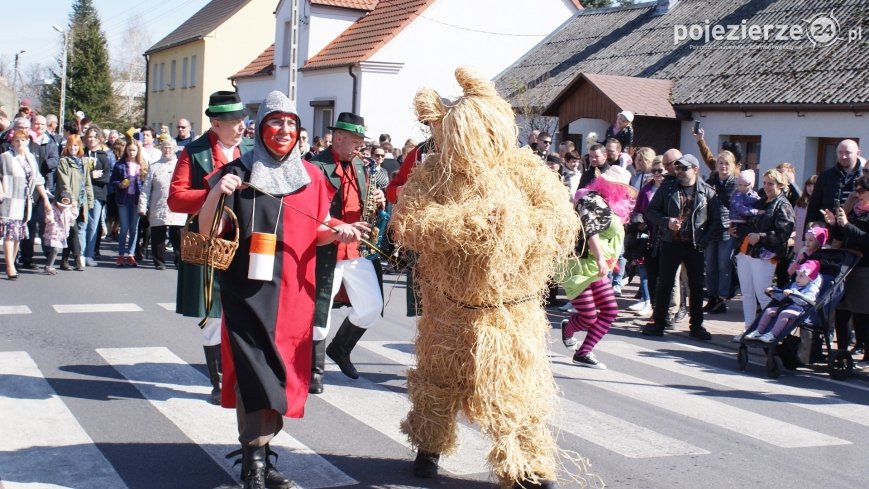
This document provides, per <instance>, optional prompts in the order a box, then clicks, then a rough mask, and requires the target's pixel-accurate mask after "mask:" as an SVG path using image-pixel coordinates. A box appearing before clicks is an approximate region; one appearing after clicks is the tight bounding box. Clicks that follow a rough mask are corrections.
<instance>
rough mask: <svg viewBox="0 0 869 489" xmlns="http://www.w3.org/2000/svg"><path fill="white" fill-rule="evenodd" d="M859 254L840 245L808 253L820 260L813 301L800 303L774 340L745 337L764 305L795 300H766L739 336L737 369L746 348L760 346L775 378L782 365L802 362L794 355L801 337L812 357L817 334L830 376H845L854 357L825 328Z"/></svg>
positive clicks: (743, 364) (745, 360)
mask: <svg viewBox="0 0 869 489" xmlns="http://www.w3.org/2000/svg"><path fill="white" fill-rule="evenodd" d="M860 258H861V255H860V254H859V253H857V252H854V251H851V250H844V249H821V250H818V251H816V252H815V253H814V254H812V257H811V259H812V260H818V261H819V262H820V263H821V290H820V292H819V293H818V297H817V300H815V301H814V303H812V302H811V301H808V302H809V305H805V306H802V312H801V313H800V314H799V316H797V317H796V319H795V320H793V321H791V323H790V324H789V325H788V327H787V328H785V329H784V330H783V331H782V332H781V333H779V334H778V336H776V337H775V340H774V341H772V342H770V343H765V342H762V341H759V340H757V339H747V338H745V336H747V335H748V333H750V332H752V331H754V330H756V329H757V325H758V322H759V321H760V318H761V317H762V316H763V314H764V312H765V311H766V309H768V308H771V307H781V306H787V305H790V304H795V303H794V302H793V301H791V300H790V299H789V298H785V299H784V300H783V301H776V300H773V301H772V302H770V303H769V305H767V307H766V308H764V310H763V311H761V313H760V314H758V316H757V318H755V320H754V322H752V324H751V327H749V328H748V330H746V331H745V334H744V335H743V336H742V338H741V339H740V340H739V350H738V352H737V357H736V359H737V363H738V365H739V370H740V371H744V370H745V368H746V367H747V366H748V349H749V348H763V351H764V352H765V353H766V373H767V375H768V376H769V377H771V378H777V377H778V376H779V375H781V373H782V370H783V369H784V368H785V367H787V368H788V369H789V370H794V369H796V368H797V367H799V366H800V365H801V364H802V362H801V361H800V360H799V357H798V355H797V349H798V348H799V347H800V343H801V342H802V341H811V342H812V345H810V347H811V349H812V351H813V357H814V356H815V355H814V351H815V347H817V349H818V350H819V349H820V347H821V346H820V341H821V340H820V338H823V341H824V343H825V344H826V347H827V355H826V358H827V365H828V367H829V372H830V377H832V378H834V379H836V380H845V379H847V378H848V377H850V376H851V373H852V372H853V370H854V359H853V358H852V357H851V353H850V352H849V351H848V350H847V349H844V350H838V349H835V350H834V349H833V346H832V342H831V340H830V335H829V334H828V331H829V330H830V329H831V328H832V325H831V322H830V316H831V314H832V312H833V311H834V310H835V309H836V305H837V304H839V301H840V300H842V296H843V295H844V286H845V278H846V277H847V276H848V274H849V273H851V270H852V269H853V268H854V266H855V265H856V264H857V262H858V261H860ZM797 327H800V328H801V331H800V336H799V337H797V336H795V335H793V334H792V333H793V331H794V330H795V329H796V328H797ZM809 338H811V339H809ZM804 346H805V345H804ZM818 356H820V355H818ZM814 361H815V358H811V359H810V360H809V363H813V362H814Z"/></svg>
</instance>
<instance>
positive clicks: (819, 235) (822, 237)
mask: <svg viewBox="0 0 869 489" xmlns="http://www.w3.org/2000/svg"><path fill="white" fill-rule="evenodd" d="M806 232H808V233H812V236H814V237H815V239H816V240H818V243H819V244H820V246H821V248H823V247H824V245H825V244H827V240H828V239H830V231H828V230H827V228H825V227H821V226H812V227H810V228H809V230H808V231H806Z"/></svg>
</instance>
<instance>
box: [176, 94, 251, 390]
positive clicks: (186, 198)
mask: <svg viewBox="0 0 869 489" xmlns="http://www.w3.org/2000/svg"><path fill="white" fill-rule="evenodd" d="M205 115H207V116H208V117H209V118H210V121H211V128H210V129H209V130H208V131H206V133H205V134H203V135H202V136H200V137H199V138H197V139H195V140H194V141H193V142H191V143H189V144H187V146H185V148H184V151H182V152H181V155H180V156H179V158H178V163H177V164H176V166H175V172H174V173H173V174H172V183H171V185H170V187H169V199H168V202H169V209H170V210H171V211H172V212H178V213H182V214H195V213H197V212H199V209H200V208H201V207H202V204H203V203H204V202H205V196H206V194H207V193H208V190H207V188H206V185H205V177H206V176H207V175H208V174H209V173H211V172H212V171H214V170H216V169H218V168H220V167H222V166H223V165H225V164H227V163H229V162H230V161H233V160H235V159H236V158H238V157H239V156H241V155H242V154H244V153H247V152H248V151H249V150H250V149H251V148H252V147H253V143H252V142H251V141H249V140H244V139H242V137H241V136H242V133H243V132H244V115H245V112H244V106H243V105H242V103H241V98H239V96H238V94H237V93H235V92H227V91H220V92H215V93H213V94H211V96H210V97H209V99H208V109H207V110H206V111H205ZM175 252H176V253H179V252H180V250H176V251H175ZM204 284H205V273H204V268H203V267H201V266H198V265H188V264H186V263H183V262H181V263H180V264H179V266H178V290H177V292H176V304H175V312H176V313H178V314H182V315H184V316H189V317H197V318H202V317H204V316H205V315H206V314H207V315H208V317H209V318H210V319H208V321H207V322H206V324H205V326H204V327H203V328H202V345H203V348H204V350H205V362H206V364H207V366H208V376H209V378H210V380H211V386H212V390H211V402H212V403H213V404H219V403H220V395H221V391H220V302H219V301H214V303H213V304H212V307H211V310H210V311H206V310H205V306H204V303H203V299H202V298H203V286H204ZM218 292H219V291H218V286H217V283H215V284H214V290H213V297H217V296H218Z"/></svg>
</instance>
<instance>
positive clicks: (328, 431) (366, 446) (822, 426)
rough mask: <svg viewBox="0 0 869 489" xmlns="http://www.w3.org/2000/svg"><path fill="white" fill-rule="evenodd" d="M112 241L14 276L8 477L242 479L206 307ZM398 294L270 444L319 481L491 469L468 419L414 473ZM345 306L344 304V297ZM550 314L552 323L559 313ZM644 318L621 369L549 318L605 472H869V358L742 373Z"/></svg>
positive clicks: (569, 437)
mask: <svg viewBox="0 0 869 489" xmlns="http://www.w3.org/2000/svg"><path fill="white" fill-rule="evenodd" d="M111 244H113V243H111ZM106 254H108V253H106ZM110 259H113V257H107V258H106V259H105V260H104V261H103V262H101V263H100V266H99V267H96V268H88V269H87V270H86V271H85V272H75V271H70V272H60V273H59V274H58V275H57V276H55V277H48V276H45V275H41V274H37V273H29V272H27V271H22V272H21V277H20V278H19V280H18V281H16V282H10V281H8V280H5V276H4V277H3V279H0V489H10V488H23V487H26V488H28V489H33V488H89V489H93V488H110V489H116V488H117V489H123V488H131V489H139V488H141V489H145V488H148V489H153V488H161V489H175V488H178V489H181V488H184V489H191V488H194V489H195V488H214V487H219V486H226V487H231V486H232V485H234V484H237V476H238V472H237V471H238V467H237V466H236V467H233V466H232V462H233V461H232V460H227V459H225V458H224V455H225V454H226V453H228V452H230V451H232V450H234V449H235V448H237V442H236V439H235V436H234V433H235V431H234V430H235V418H234V413H233V411H231V410H227V409H221V408H219V407H216V406H212V405H210V404H208V403H207V402H206V401H205V399H206V398H207V395H208V392H209V390H210V387H209V386H208V381H207V377H206V370H205V366H204V359H203V354H202V348H201V346H200V342H199V332H198V328H197V327H196V320H195V319H193V318H183V317H180V316H177V315H176V314H174V312H172V310H173V309H172V305H173V303H174V301H175V272H174V270H172V269H169V270H165V271H157V270H154V269H153V268H152V267H151V266H150V264H149V263H148V264H146V266H143V267H140V268H138V269H127V268H125V269H117V268H115V267H114V266H112V265H110V261H109V260H110ZM385 293H386V300H387V306H386V314H385V317H384V319H383V320H382V321H381V322H380V323H379V324H378V325H377V326H376V327H375V328H374V329H372V330H371V331H370V332H369V333H367V334H366V335H365V336H364V337H363V339H362V342H361V343H360V345H359V346H358V347H357V349H356V351H354V355H353V358H354V361H355V363H356V365H357V367H358V368H359V370H360V371H361V374H362V377H361V378H360V379H359V380H357V381H352V380H350V379H347V378H345V377H343V376H342V375H341V374H340V373H339V372H337V371H336V369H335V367H334V365H331V364H329V365H328V367H329V369H330V372H329V374H328V375H327V385H326V392H325V393H324V394H323V395H322V396H311V397H309V399H308V403H307V407H306V415H305V418H304V419H302V420H287V422H286V426H285V429H284V432H283V433H281V435H280V436H279V437H278V438H276V439H275V441H274V442H273V448H276V449H277V451H278V452H279V454H280V456H279V458H278V460H277V466H278V468H280V469H282V470H283V471H284V472H285V473H287V474H288V475H290V476H291V477H293V478H294V479H295V480H296V481H297V482H298V483H299V484H300V485H301V486H303V487H305V488H325V487H369V488H400V487H410V488H414V487H423V488H457V489H458V488H463V489H477V488H479V489H482V488H487V489H488V488H493V487H495V483H494V480H493V478H492V477H491V475H490V474H489V472H488V469H487V467H486V465H485V454H486V451H487V450H488V447H489V444H488V441H487V440H486V439H485V438H484V437H482V436H481V435H480V434H479V432H478V431H477V430H476V429H475V428H474V426H472V425H468V424H465V425H464V428H463V431H462V446H461V448H460V450H459V452H458V453H457V454H456V455H454V456H452V457H447V458H445V459H444V460H443V461H442V471H441V472H442V477H440V478H438V479H434V480H420V479H416V478H414V477H413V476H412V475H411V474H410V467H411V461H412V459H413V454H412V452H411V451H410V449H409V448H408V446H407V443H406V441H405V439H404V437H403V436H402V435H401V434H400V432H399V431H398V422H399V421H400V420H401V419H402V418H403V416H404V415H405V414H406V412H407V406H408V403H407V399H406V396H405V387H406V386H405V371H406V368H407V366H408V365H410V364H412V362H413V356H412V353H413V344H412V341H413V337H414V333H415V328H414V320H413V318H408V317H406V316H405V309H404V304H405V300H404V293H405V290H404V280H403V278H401V277H396V276H388V283H387V284H386V292H385ZM627 303H628V301H626V302H625V304H627ZM335 314H336V320H337V321H338V322H340V320H341V319H342V318H343V316H344V315H345V314H346V310H339V311H337V312H336V313H335ZM551 317H552V320H553V325H555V327H556V328H557V325H558V324H559V322H560V319H561V318H562V317H563V316H562V315H560V313H557V311H554V310H553V314H551ZM630 319H632V316H631V315H629V314H628V313H624V317H621V318H620V320H619V322H618V323H617V325H616V327H614V328H613V329H612V330H611V332H610V333H609V335H607V336H606V337H605V338H604V340H603V341H602V342H601V343H600V345H599V346H598V348H597V350H596V354H597V357H598V358H599V359H600V360H601V361H603V362H604V363H606V364H607V365H608V367H609V368H608V369H607V370H592V369H586V368H582V367H578V366H575V365H573V364H571V362H570V356H569V353H570V352H568V351H567V350H566V349H564V348H563V347H562V346H561V344H560V340H559V335H558V329H553V334H552V366H553V372H554V375H555V376H556V379H557V382H558V385H559V387H560V390H561V399H560V401H559V404H558V407H557V415H556V416H555V418H554V419H553V429H554V430H555V431H556V432H557V434H558V444H559V447H560V448H561V449H562V450H565V451H573V452H577V453H579V454H581V455H582V456H583V457H586V458H587V459H588V461H589V462H590V467H589V468H588V470H589V472H590V473H592V474H594V475H595V476H596V477H599V478H600V480H602V481H603V482H604V483H605V484H606V487H614V488H635V489H656V488H703V489H724V488H728V489H729V488H732V487H744V488H793V487H826V488H851V487H857V486H862V485H863V484H865V481H866V479H867V476H869V468H867V465H866V453H867V451H869V384H867V382H866V376H865V374H862V373H861V374H860V375H859V376H858V377H857V378H855V379H852V380H850V381H847V382H837V381H832V380H830V379H829V378H827V377H826V375H824V374H823V373H816V372H810V371H802V372H797V373H792V372H787V373H785V374H784V375H783V376H782V377H780V378H779V379H775V380H772V379H768V378H767V377H766V375H765V372H764V368H763V366H762V358H753V360H752V364H751V365H750V367H749V369H748V371H746V372H742V373H741V372H738V371H737V370H736V359H735V352H734V351H733V350H732V348H729V347H728V346H727V345H722V344H719V343H711V344H710V343H700V342H697V341H694V340H691V339H689V338H688V337H687V336H685V335H667V336H666V337H665V338H664V339H663V340H657V339H649V338H645V337H642V336H640V335H639V334H638V333H637V331H636V329H637V325H636V324H635V323H633V322H632V321H630ZM580 339H581V336H580ZM504 361H505V362H509V359H504ZM562 462H563V469H564V470H563V473H562V480H561V486H560V487H578V485H577V484H575V483H573V482H571V481H570V480H569V479H568V477H569V474H571V473H572V474H577V471H576V469H575V468H574V467H573V466H572V465H571V464H570V463H569V461H567V460H566V459H565V460H563V461H562ZM599 485H600V484H598V486H599Z"/></svg>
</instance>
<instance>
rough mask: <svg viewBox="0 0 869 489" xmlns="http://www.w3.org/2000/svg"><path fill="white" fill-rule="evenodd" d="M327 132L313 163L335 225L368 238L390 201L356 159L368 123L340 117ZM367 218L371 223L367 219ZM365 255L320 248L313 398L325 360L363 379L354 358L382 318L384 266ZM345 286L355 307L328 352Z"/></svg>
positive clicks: (353, 249) (350, 247) (354, 248)
mask: <svg viewBox="0 0 869 489" xmlns="http://www.w3.org/2000/svg"><path fill="white" fill-rule="evenodd" d="M329 129H331V130H332V131H333V135H332V145H331V146H329V147H328V148H327V149H325V150H323V151H320V152H319V153H318V154H317V155H316V156H315V157H314V158H313V161H312V163H313V164H315V165H317V166H318V167H319V168H320V169H321V170H322V171H323V173H324V175H325V176H326V179H327V181H328V182H329V183H330V184H331V187H332V189H333V190H334V192H335V194H334V196H333V198H332V203H331V207H330V210H329V214H330V216H331V218H332V219H339V220H341V221H343V222H345V223H350V224H353V225H354V226H356V227H357V228H358V229H359V230H360V231H362V232H363V233H364V234H366V235H369V233H370V232H371V230H372V227H373V226H374V219H375V218H376V215H377V213H376V212H375V209H376V208H383V207H384V205H385V204H386V199H385V197H384V195H383V192H382V191H381V190H379V189H377V188H376V186H372V185H369V184H368V183H367V182H366V175H367V172H366V170H365V162H364V161H363V160H362V158H360V157H359V156H358V150H359V149H360V148H361V147H362V146H363V144H364V138H365V121H364V119H363V118H362V117H361V116H358V115H356V114H352V113H349V112H342V113H341V114H339V115H338V120H337V122H336V123H335V125H334V126H332V127H329ZM366 216H367V217H368V219H369V221H370V222H366V221H365V219H363V218H365V217H366ZM369 236H370V235H369ZM374 241H376V239H375V240H374ZM363 253H368V251H366V250H364V249H363V250H362V252H360V249H359V243H358V242H354V243H349V244H345V243H333V244H330V245H325V246H320V247H318V248H317V280H316V286H317V291H316V306H315V311H314V342H313V354H312V355H313V358H312V359H313V363H312V366H311V384H310V389H309V391H310V392H311V393H312V394H319V393H322V392H323V375H324V368H325V356H326V355H328V356H329V358H331V359H332V361H334V362H335V363H336V364H337V365H338V367H339V368H340V369H341V372H342V373H344V375H346V376H348V377H350V378H352V379H356V378H358V377H359V374H358V372H357V371H356V367H355V366H354V365H353V362H351V361H350V352H351V351H353V347H355V346H356V343H357V342H358V341H359V339H360V338H361V337H362V335H363V334H365V331H366V330H367V329H368V328H369V327H371V326H373V325H374V323H376V322H377V320H378V319H379V318H380V317H381V316H382V315H383V287H382V285H383V275H382V271H381V269H380V260H376V259H375V260H368V259H366V257H365V256H363ZM342 286H343V288H344V291H345V292H346V296H347V299H349V301H350V304H351V307H350V312H349V314H348V315H347V318H346V319H344V322H343V323H341V327H340V328H338V331H337V332H336V333H335V337H334V338H333V339H332V342H331V343H329V346H328V347H327V346H326V338H327V337H328V335H329V329H330V325H331V310H332V304H333V301H334V299H335V296H336V295H337V294H338V293H339V291H340V290H341V288H342Z"/></svg>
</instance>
